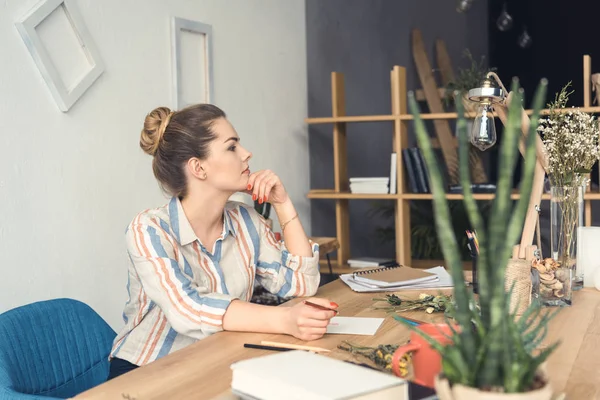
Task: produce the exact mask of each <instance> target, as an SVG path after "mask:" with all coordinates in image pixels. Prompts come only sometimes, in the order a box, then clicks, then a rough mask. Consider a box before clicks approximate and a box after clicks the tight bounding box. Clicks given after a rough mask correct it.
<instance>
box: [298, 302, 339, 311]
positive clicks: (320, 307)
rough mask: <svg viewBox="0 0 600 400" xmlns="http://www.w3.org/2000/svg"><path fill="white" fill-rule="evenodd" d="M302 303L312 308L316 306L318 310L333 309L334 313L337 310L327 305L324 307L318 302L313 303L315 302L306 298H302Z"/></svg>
mask: <svg viewBox="0 0 600 400" xmlns="http://www.w3.org/2000/svg"><path fill="white" fill-rule="evenodd" d="M304 304H306V305H307V306H311V307H314V308H318V309H319V310H324V311H335V312H336V313H337V312H338V310H334V309H333V308H328V307H324V306H322V305H320V304H315V303H311V302H310V301H308V300H304Z"/></svg>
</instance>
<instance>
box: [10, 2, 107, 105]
mask: <svg viewBox="0 0 600 400" xmlns="http://www.w3.org/2000/svg"><path fill="white" fill-rule="evenodd" d="M61 6H62V7H64V12H65V13H66V15H67V18H68V20H69V22H70V24H71V28H73V34H74V35H75V36H76V37H77V39H78V42H79V45H80V46H81V50H82V51H83V53H84V54H85V56H86V58H87V60H88V62H89V64H90V68H89V70H87V71H86V73H85V74H83V75H82V76H80V77H76V79H75V84H73V85H72V86H71V87H66V86H65V85H64V83H63V80H62V79H61V77H60V75H59V73H58V70H57V69H56V67H55V65H54V64H53V62H52V59H51V58H50V55H49V54H48V52H47V50H46V48H45V46H44V45H43V43H42V41H41V39H40V36H39V35H38V32H37V31H36V27H37V26H38V25H39V24H40V23H42V21H44V20H45V19H46V18H48V16H49V15H50V14H52V13H53V12H54V11H55V10H56V9H57V8H58V7H61ZM15 25H16V28H17V30H18V31H19V33H20V35H21V38H22V39H23V42H24V43H25V46H26V47H27V50H28V51H29V53H30V54H31V57H32V58H33V60H34V62H35V64H36V66H37V68H38V69H39V71H40V73H41V74H42V77H43V78H44V81H45V82H46V84H47V86H48V88H49V89H50V93H51V94H52V97H53V98H54V100H55V101H56V104H57V106H58V108H59V109H60V110H61V111H63V112H67V111H68V110H69V109H70V108H71V107H72V106H73V104H75V102H77V100H79V98H80V97H81V96H82V95H83V94H84V93H85V92H86V91H87V90H88V89H89V88H90V86H92V84H93V83H94V82H95V81H96V79H98V77H100V75H101V74H102V72H104V64H103V62H102V59H101V57H100V53H99V52H98V49H97V48H96V45H95V43H94V41H93V39H92V37H91V35H90V33H89V32H88V30H87V27H86V26H85V23H84V21H83V18H82V17H81V14H80V13H79V10H78V9H77V6H76V4H75V2H74V1H73V0H45V1H42V2H41V3H38V4H37V5H36V6H35V7H34V8H33V9H32V10H30V11H29V12H28V13H27V14H25V15H24V16H22V17H21V18H20V19H18V20H17V21H15Z"/></svg>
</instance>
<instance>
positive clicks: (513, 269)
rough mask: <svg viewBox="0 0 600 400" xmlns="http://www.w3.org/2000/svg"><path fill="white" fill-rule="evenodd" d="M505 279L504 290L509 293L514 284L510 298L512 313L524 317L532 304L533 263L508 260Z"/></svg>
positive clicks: (521, 260) (513, 259)
mask: <svg viewBox="0 0 600 400" xmlns="http://www.w3.org/2000/svg"><path fill="white" fill-rule="evenodd" d="M504 277H505V280H504V290H505V291H506V292H507V293H508V292H509V291H510V289H511V287H512V286H513V283H514V288H513V292H512V295H511V296H510V311H511V312H515V311H516V314H517V315H523V313H524V312H525V310H527V307H529V304H531V288H532V283H531V261H528V260H523V259H515V258H512V259H510V260H508V265H507V266H506V271H505V273H504Z"/></svg>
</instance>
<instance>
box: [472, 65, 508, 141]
mask: <svg viewBox="0 0 600 400" xmlns="http://www.w3.org/2000/svg"><path fill="white" fill-rule="evenodd" d="M491 77H495V78H496V79H497V80H498V81H499V78H498V76H497V75H496V74H495V73H493V72H489V73H488V74H487V75H486V77H485V79H484V80H483V82H482V83H481V87H478V88H475V89H471V90H469V95H468V97H469V100H471V101H473V102H476V103H479V107H478V108H477V114H476V116H475V121H474V122H473V128H471V133H470V141H471V143H472V144H473V146H475V147H477V148H478V149H479V150H481V151H485V150H487V149H489V148H490V147H492V146H493V145H494V144H495V143H496V139H497V136H496V125H495V123H494V115H493V111H494V110H493V104H494V103H500V102H502V101H504V97H505V91H504V90H502V89H500V88H498V87H495V86H494V85H493V83H492V80H491V79H490V78H491Z"/></svg>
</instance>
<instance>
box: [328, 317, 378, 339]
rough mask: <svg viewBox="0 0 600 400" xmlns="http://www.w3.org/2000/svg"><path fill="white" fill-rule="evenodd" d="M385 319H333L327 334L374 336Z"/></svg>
mask: <svg viewBox="0 0 600 400" xmlns="http://www.w3.org/2000/svg"><path fill="white" fill-rule="evenodd" d="M383 320H384V318H367V317H333V318H331V323H330V325H328V326H327V333H331V334H341V335H374V334H375V333H376V332H377V330H378V329H379V327H380V326H381V324H382V323H383Z"/></svg>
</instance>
